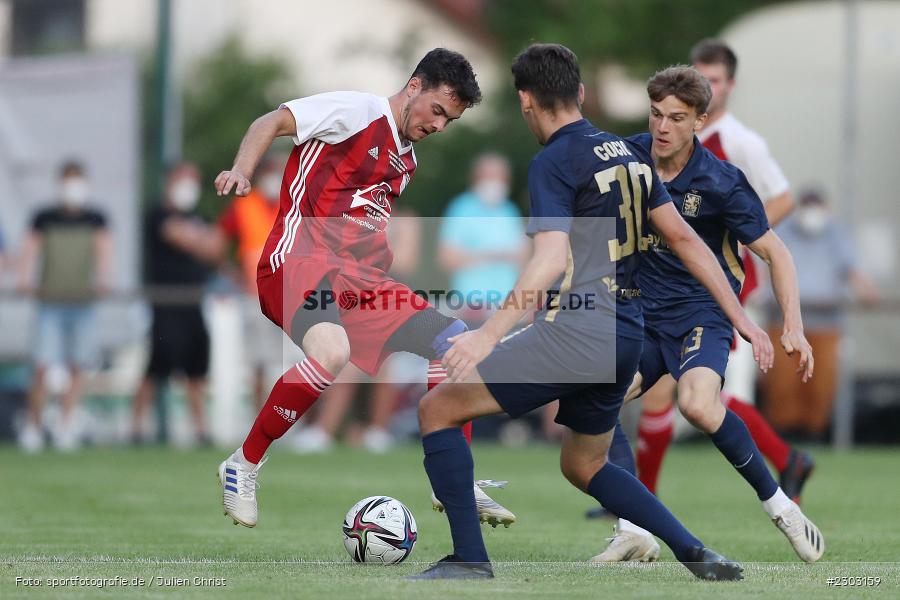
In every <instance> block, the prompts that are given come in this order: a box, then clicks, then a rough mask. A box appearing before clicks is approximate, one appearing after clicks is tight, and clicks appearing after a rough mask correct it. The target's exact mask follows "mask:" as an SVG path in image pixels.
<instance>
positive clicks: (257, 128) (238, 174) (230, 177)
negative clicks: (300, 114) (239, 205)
mask: <svg viewBox="0 0 900 600" xmlns="http://www.w3.org/2000/svg"><path fill="white" fill-rule="evenodd" d="M296 132H297V122H296V121H295V120H294V115H293V114H292V113H291V111H290V110H288V109H286V108H279V109H278V110H273V111H272V112H270V113H266V114H264V115H263V116H261V117H259V118H258V119H256V120H255V121H253V123H252V124H251V125H250V128H249V129H247V133H246V134H244V139H243V140H241V145H240V148H238V153H237V156H235V157H234V166H232V167H231V169H230V170H228V171H222V172H221V173H219V176H218V177H216V181H215V186H216V193H217V194H218V195H219V196H227V195H228V194H230V193H231V190H232V188H233V189H234V193H235V194H236V195H238V196H246V195H247V194H249V193H250V178H251V177H253V171H255V170H256V165H258V164H259V161H260V159H261V158H262V156H263V154H265V153H266V150H268V149H269V146H271V145H272V142H273V141H274V140H275V138H277V137H283V136H286V135H294V134H295V133H296Z"/></svg>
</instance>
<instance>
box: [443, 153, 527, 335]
mask: <svg viewBox="0 0 900 600" xmlns="http://www.w3.org/2000/svg"><path fill="white" fill-rule="evenodd" d="M511 176H512V175H511V170H510V166H509V161H507V160H506V158H504V157H503V156H500V155H499V154H482V155H481V156H478V157H477V158H476V159H475V162H474V164H473V166H472V182H471V186H470V188H469V189H468V190H467V191H465V192H463V193H462V194H460V195H459V196H457V197H456V198H454V199H453V200H451V201H450V205H449V206H448V207H447V212H446V213H444V220H443V223H442V224H441V230H440V234H439V259H440V262H441V266H442V267H443V268H444V269H445V270H446V271H447V272H449V273H450V288H451V290H455V291H458V292H460V293H462V294H463V295H464V296H465V297H466V298H471V300H472V301H471V302H469V301H467V302H466V308H465V309H464V310H463V311H462V313H461V314H460V315H459V317H460V318H461V319H463V320H464V321H466V322H467V323H468V324H469V325H470V326H477V325H479V324H481V323H483V322H484V321H486V320H487V318H488V317H489V316H490V308H489V307H488V306H487V300H488V299H489V298H490V297H491V296H490V295H493V297H499V298H500V299H501V300H502V299H503V298H505V297H506V294H508V293H509V291H510V290H512V289H513V287H514V286H515V284H516V279H517V278H518V276H519V269H520V267H521V266H522V263H523V262H524V260H525V256H526V253H527V251H528V244H527V242H526V238H525V235H524V232H525V230H524V228H523V226H522V219H521V214H520V212H519V209H518V208H517V207H516V205H515V204H513V202H512V201H511V200H510V199H509V188H510V179H511ZM479 305H481V306H482V307H479Z"/></svg>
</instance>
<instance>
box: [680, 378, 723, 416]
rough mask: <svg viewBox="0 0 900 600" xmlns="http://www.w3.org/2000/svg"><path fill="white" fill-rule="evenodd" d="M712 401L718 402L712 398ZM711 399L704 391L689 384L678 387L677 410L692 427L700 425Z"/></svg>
mask: <svg viewBox="0 0 900 600" xmlns="http://www.w3.org/2000/svg"><path fill="white" fill-rule="evenodd" d="M712 400H718V399H717V398H712ZM710 403H711V398H710V395H709V394H708V393H704V390H703V389H701V388H699V387H697V386H693V385H690V384H684V385H682V384H681V383H679V386H678V408H679V409H680V410H681V414H682V415H684V417H685V418H686V419H687V420H688V421H690V422H691V424H693V425H695V426H696V425H697V424H698V423H702V422H703V420H704V417H705V416H706V415H707V414H708V413H709V410H710Z"/></svg>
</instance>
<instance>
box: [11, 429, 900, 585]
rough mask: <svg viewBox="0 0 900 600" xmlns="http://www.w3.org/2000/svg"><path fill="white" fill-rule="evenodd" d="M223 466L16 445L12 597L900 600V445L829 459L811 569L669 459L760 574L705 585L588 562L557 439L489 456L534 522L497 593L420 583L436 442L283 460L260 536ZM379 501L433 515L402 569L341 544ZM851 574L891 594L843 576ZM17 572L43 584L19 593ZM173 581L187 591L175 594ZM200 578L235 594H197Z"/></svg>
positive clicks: (693, 508) (482, 466) (717, 538)
mask: <svg viewBox="0 0 900 600" xmlns="http://www.w3.org/2000/svg"><path fill="white" fill-rule="evenodd" d="M223 455H224V453H223V452H220V451H196V452H192V451H174V450H155V449H152V450H151V449H147V450H143V449H139V450H112V449H110V450H90V451H86V452H83V453H80V454H75V455H58V454H52V453H48V454H44V455H40V456H34V457H31V456H22V455H21V454H19V453H18V452H17V451H15V450H14V449H13V448H3V449H0V465H2V466H0V598H35V597H52V598H57V597H58V598H96V597H109V598H118V597H159V596H163V595H168V596H171V595H177V596H178V597H181V596H185V597H206V596H208V597H222V595H223V594H225V595H228V596H231V595H241V596H242V597H245V598H257V597H265V598H276V597H285V598H326V599H332V598H333V599H338V598H354V599H364V598H416V600H424V599H427V598H454V597H456V598H464V597H465V598H472V597H477V598H481V597H484V598H494V597H499V598H602V597H606V598H625V597H629V598H630V597H634V598H665V599H667V600H676V599H679V598H691V599H694V598H702V597H716V598H764V597H771V598H860V597H870V598H898V597H900V499H898V498H900V478H898V476H897V473H898V470H897V467H898V463H900V451H898V450H859V451H855V452H852V453H845V454H836V453H831V452H829V451H819V452H817V459H818V469H817V471H816V473H815V475H814V476H813V478H812V480H811V483H810V485H809V487H808V493H807V496H806V499H805V503H804V508H805V510H806V511H807V513H808V515H809V516H810V517H811V518H812V519H813V520H815V521H816V523H817V524H818V525H819V527H820V528H821V530H822V532H823V533H824V535H825V538H826V542H827V551H826V554H825V557H824V559H823V561H822V562H821V563H819V564H816V565H805V564H803V563H801V562H800V561H799V560H798V559H797V558H796V557H795V555H794V553H793V551H792V550H791V549H790V547H789V545H788V544H787V541H786V540H785V539H784V538H783V537H782V535H781V534H780V533H779V532H778V531H777V530H776V529H775V527H774V526H773V525H772V524H771V523H769V522H768V520H767V519H766V516H765V514H764V513H763V511H762V509H761V508H760V506H759V504H758V502H757V501H756V498H755V496H754V494H753V493H752V491H751V490H750V489H749V487H748V486H747V485H746V484H745V483H744V482H743V481H742V480H741V479H740V477H739V476H738V475H737V474H736V473H734V472H733V470H732V469H731V467H729V465H728V464H727V463H726V461H725V460H724V459H722V458H721V456H719V455H718V453H716V452H715V449H714V448H713V447H712V446H711V445H710V444H708V443H700V444H695V445H682V446H677V447H676V448H675V449H674V450H673V451H672V452H671V454H670V455H669V457H668V458H667V459H666V465H665V467H664V469H663V476H662V480H661V483H660V493H661V496H662V498H663V500H664V501H665V502H666V503H667V505H668V506H669V507H670V508H671V509H672V511H673V512H674V513H675V514H676V515H677V516H679V517H680V518H681V519H682V521H683V522H684V523H685V524H686V525H687V526H688V528H690V529H691V530H692V531H693V532H694V533H695V534H696V535H697V536H698V537H700V538H701V539H703V540H704V542H705V543H706V544H707V545H709V546H710V547H711V548H714V549H716V550H717V551H719V552H721V553H723V554H725V555H726V556H728V557H730V558H733V559H736V560H740V561H742V562H743V563H744V566H745V580H744V581H742V582H738V583H706V582H700V581H697V580H694V579H693V578H692V576H691V575H690V574H689V573H688V571H687V570H686V569H684V568H683V567H682V566H681V565H679V564H678V563H676V562H674V559H673V557H672V554H671V552H669V551H668V549H666V548H665V547H664V549H663V555H662V557H661V562H659V563H656V564H654V565H615V566H603V567H595V566H590V565H587V564H586V563H585V560H586V559H588V558H589V557H591V556H592V555H594V554H596V553H597V552H598V551H599V550H600V549H601V548H602V547H603V546H604V544H605V542H604V538H605V537H607V536H608V535H609V534H610V533H611V529H612V526H611V522H609V521H600V522H597V521H586V520H585V519H584V518H583V513H584V510H585V509H586V508H588V507H589V506H591V500H590V499H589V498H588V497H587V496H584V495H582V494H581V493H580V492H578V491H577V490H575V489H573V488H572V487H571V486H570V485H569V484H568V483H567V482H565V480H564V479H563V478H562V476H561V475H560V474H559V471H558V467H557V464H558V463H557V449H556V448H554V447H551V446H535V447H532V448H527V449H521V450H510V449H504V448H500V447H497V446H493V445H489V444H478V443H476V445H475V459H476V476H478V477H484V478H495V479H509V480H510V482H511V484H510V486H509V487H508V488H507V489H505V490H495V491H493V492H492V493H493V495H494V497H495V498H496V499H497V500H499V501H500V502H502V503H503V504H505V505H506V506H508V507H509V508H510V509H512V510H513V511H514V512H516V513H517V515H518V517H519V523H517V524H516V525H514V526H513V527H511V528H509V529H502V528H500V529H496V530H495V529H490V528H488V527H485V529H484V533H485V539H486V542H487V547H488V551H489V552H490V553H491V556H492V558H493V560H494V561H495V570H496V573H497V578H496V579H495V580H493V581H489V582H483V581H482V582H436V583H434V582H407V581H403V580H402V576H403V575H407V574H411V573H415V572H417V571H418V570H420V569H421V568H422V567H423V566H424V565H425V564H426V563H428V562H430V561H432V560H435V559H437V558H440V557H441V556H443V555H444V554H447V553H448V552H449V550H450V535H449V528H448V526H447V523H446V520H445V518H444V516H443V515H441V514H439V513H435V512H433V511H432V510H431V503H430V500H429V488H428V481H427V478H426V476H425V473H424V470H423V468H422V465H421V463H422V460H421V451H420V449H419V448H418V447H415V446H409V447H405V448H402V449H399V450H397V451H395V452H392V453H390V454H388V455H385V456H372V455H367V454H364V453H362V452H359V451H354V450H348V449H339V450H337V451H336V452H334V453H332V454H328V455H324V456H306V457H301V456H295V455H291V454H288V453H286V452H278V451H276V452H275V453H274V454H273V456H272V460H271V461H270V462H269V464H267V465H266V466H265V468H264V469H263V470H262V472H261V475H260V484H261V488H260V490H259V498H260V503H261V510H260V523H259V525H258V527H257V528H256V529H246V528H244V527H235V526H233V525H232V524H231V521H230V520H228V519H226V517H224V516H223V515H222V511H221V493H220V491H219V490H218V486H217V483H216V477H215V469H216V466H217V465H218V463H219V461H220V460H221V459H222V457H223ZM375 494H385V495H389V496H394V497H396V498H398V499H400V500H401V501H403V502H404V503H406V504H407V506H409V507H410V509H411V510H412V512H413V514H414V515H415V517H416V519H417V521H418V526H419V542H418V544H417V546H416V548H415V550H414V552H413V554H412V556H411V557H410V559H409V560H408V561H407V562H405V563H403V564H401V565H397V566H391V567H373V566H361V565H354V564H352V563H351V562H350V559H349V557H348V556H347V554H346V552H345V551H344V548H343V545H342V543H341V533H340V524H341V521H342V519H343V516H344V514H345V512H346V511H347V509H348V508H349V507H350V506H351V505H352V504H353V503H354V502H356V501H357V500H359V499H361V498H363V497H365V496H370V495H375ZM116 576H119V577H122V578H124V579H126V580H132V579H133V578H143V579H144V581H145V585H144V587H140V588H133V587H128V588H125V587H115V588H105V589H102V590H100V589H97V588H95V587H82V586H80V585H76V586H74V587H72V586H69V587H66V588H57V589H50V588H49V587H48V585H49V579H51V578H58V579H66V578H70V577H83V578H113V577H116ZM847 576H861V577H880V579H881V583H880V585H878V586H866V587H858V586H854V587H852V588H850V587H834V586H829V585H828V583H827V581H828V579H829V578H831V577H847ZM17 577H19V578H35V579H38V580H40V581H42V582H43V584H42V585H41V586H40V587H34V586H25V585H24V582H22V581H20V582H19V583H18V585H17V583H16V578H17ZM157 577H162V578H167V580H164V582H165V583H169V584H172V583H173V579H178V578H180V579H183V580H187V585H184V586H181V587H174V586H172V585H169V586H163V585H158V583H159V581H160V580H158V579H156V578H157ZM195 577H199V578H207V579H215V578H220V579H224V581H225V584H226V585H225V586H224V587H214V586H210V585H207V586H203V585H194V581H193V578H195ZM207 583H208V582H207Z"/></svg>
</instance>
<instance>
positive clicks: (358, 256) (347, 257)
mask: <svg viewBox="0 0 900 600" xmlns="http://www.w3.org/2000/svg"><path fill="white" fill-rule="evenodd" d="M281 107H282V108H287V109H288V110H290V111H291V113H293V115H294V119H295V120H296V122H297V133H296V135H295V136H294V138H293V139H294V144H296V145H295V146H294V149H293V151H292V152H291V155H290V158H289V159H288V162H287V166H286V167H285V170H284V178H283V180H282V184H281V202H280V209H279V213H278V218H277V219H276V221H275V225H274V226H273V228H272V232H271V233H270V234H269V238H268V240H267V241H266V246H265V249H264V251H263V254H262V257H261V259H260V262H259V267H258V270H257V276H262V275H264V274H267V273H268V274H271V273H274V272H275V271H276V270H278V269H279V268H280V267H281V266H282V265H283V264H284V263H285V260H287V258H288V257H291V258H293V259H299V258H301V257H302V258H303V259H313V260H315V261H317V262H323V263H328V264H330V265H331V266H332V267H334V268H335V269H336V270H341V271H346V272H348V273H351V274H355V275H362V276H364V275H366V274H369V273H371V274H383V273H385V272H387V270H388V269H389V268H390V266H391V261H392V260H393V254H392V253H391V250H390V248H389V246H388V241H387V232H386V228H387V224H388V222H389V220H390V218H391V207H392V206H393V203H394V201H395V200H396V199H397V198H398V197H399V196H400V194H401V193H402V192H403V190H404V189H405V188H406V186H407V184H408V183H409V180H410V178H411V177H412V174H413V172H414V171H415V169H416V157H415V153H414V152H413V150H412V145H411V144H406V145H401V143H400V137H399V135H398V133H397V124H396V123H395V122H394V118H393V116H392V113H391V108H390V105H389V104H388V100H387V98H382V97H379V96H374V95H372V94H366V93H361V92H330V93H326V94H318V95H315V96H310V97H308V98H299V99H297V100H291V101H290V102H286V103H284V104H282V105H281Z"/></svg>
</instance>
